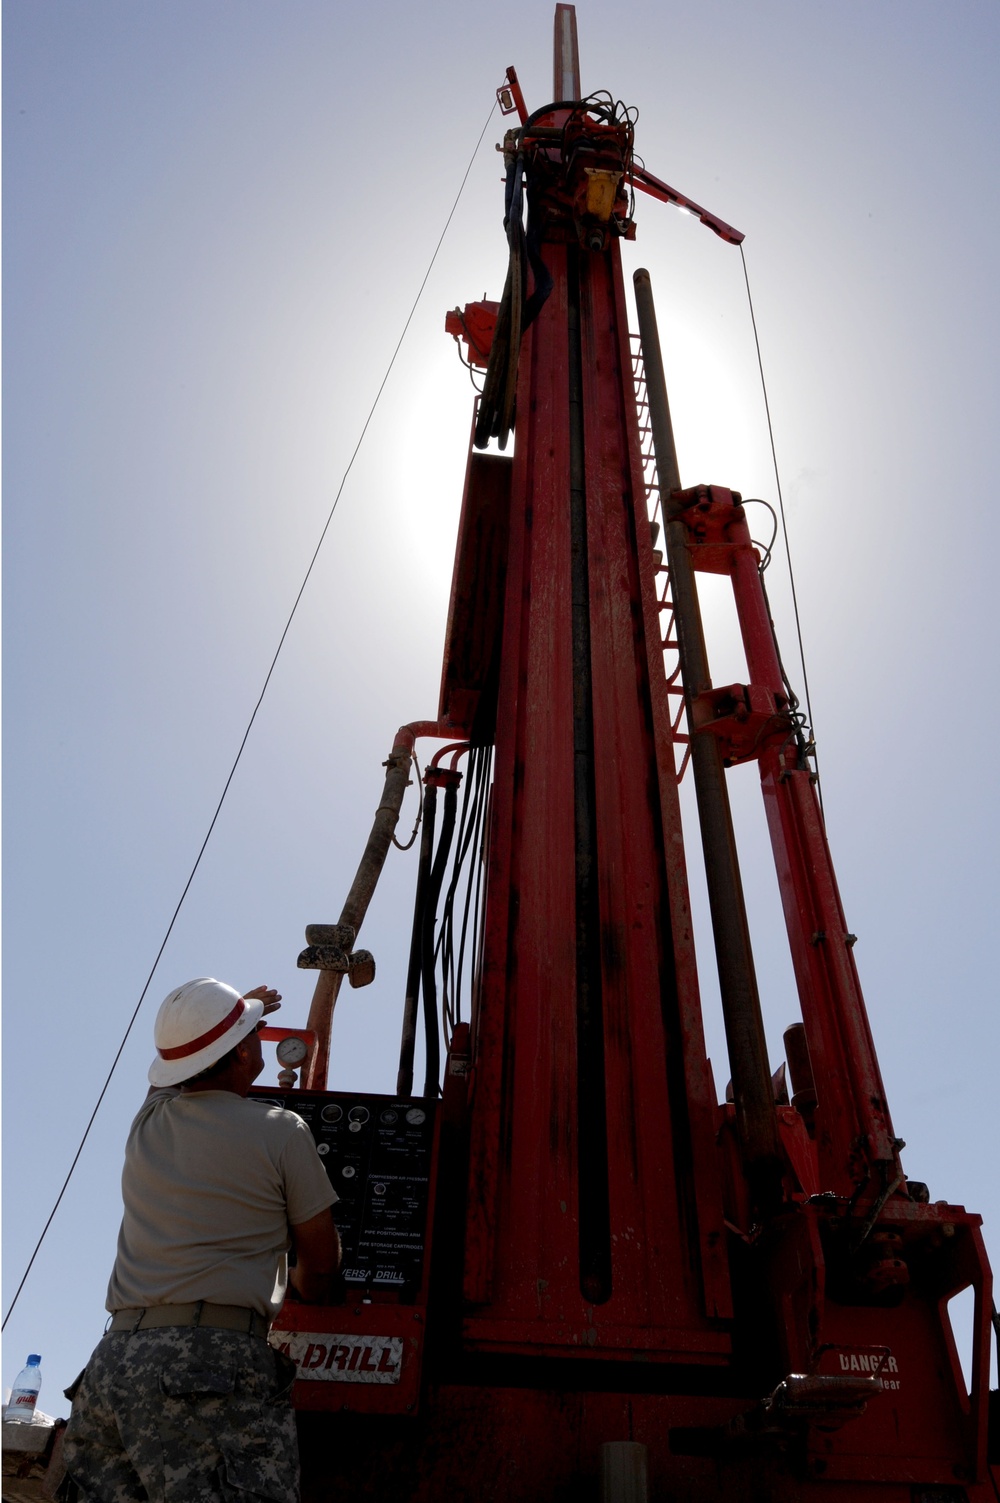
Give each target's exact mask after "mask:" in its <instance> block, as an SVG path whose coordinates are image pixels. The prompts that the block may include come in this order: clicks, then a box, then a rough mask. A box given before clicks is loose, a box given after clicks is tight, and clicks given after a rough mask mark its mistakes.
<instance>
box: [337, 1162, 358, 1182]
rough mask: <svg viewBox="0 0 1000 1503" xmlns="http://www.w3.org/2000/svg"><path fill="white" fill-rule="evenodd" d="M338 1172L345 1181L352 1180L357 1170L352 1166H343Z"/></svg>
mask: <svg viewBox="0 0 1000 1503" xmlns="http://www.w3.org/2000/svg"><path fill="white" fill-rule="evenodd" d="M340 1172H341V1174H342V1175H343V1176H344V1178H345V1179H353V1178H354V1176H355V1174H356V1173H357V1170H356V1169H355V1167H354V1165H353V1164H345V1165H344V1167H343V1169H341V1171H340Z"/></svg>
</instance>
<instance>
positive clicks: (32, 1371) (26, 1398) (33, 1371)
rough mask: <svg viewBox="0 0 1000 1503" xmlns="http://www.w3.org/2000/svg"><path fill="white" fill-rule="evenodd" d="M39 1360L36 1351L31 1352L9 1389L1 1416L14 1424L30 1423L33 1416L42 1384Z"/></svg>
mask: <svg viewBox="0 0 1000 1503" xmlns="http://www.w3.org/2000/svg"><path fill="white" fill-rule="evenodd" d="M41 1360H42V1359H41V1357H39V1355H38V1353H37V1352H32V1353H31V1355H30V1356H29V1358H28V1365H27V1367H25V1368H22V1370H21V1371H20V1372H19V1373H18V1375H17V1379H16V1381H15V1383H14V1387H13V1388H12V1389H11V1391H10V1398H9V1400H8V1401H7V1408H6V1409H5V1410H4V1415H3V1417H4V1419H5V1420H7V1421H10V1422H13V1423H14V1424H15V1425H30V1424H31V1422H32V1420H33V1419H34V1417H35V1402H36V1400H37V1398H38V1390H39V1389H40V1388H41V1386H42V1369H41V1366H40V1363H41Z"/></svg>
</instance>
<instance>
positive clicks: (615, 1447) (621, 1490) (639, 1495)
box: [601, 1440, 649, 1503]
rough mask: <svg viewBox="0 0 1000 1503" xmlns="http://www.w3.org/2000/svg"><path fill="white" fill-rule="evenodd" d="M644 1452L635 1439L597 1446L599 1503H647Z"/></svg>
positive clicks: (646, 1455) (646, 1454)
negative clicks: (599, 1449)
mask: <svg viewBox="0 0 1000 1503" xmlns="http://www.w3.org/2000/svg"><path fill="white" fill-rule="evenodd" d="M648 1498H649V1481H648V1453H647V1449H646V1447H645V1446H644V1445H641V1444H640V1443H639V1441H637V1440H609V1441H605V1443H604V1445H602V1446H601V1503H647V1500H648Z"/></svg>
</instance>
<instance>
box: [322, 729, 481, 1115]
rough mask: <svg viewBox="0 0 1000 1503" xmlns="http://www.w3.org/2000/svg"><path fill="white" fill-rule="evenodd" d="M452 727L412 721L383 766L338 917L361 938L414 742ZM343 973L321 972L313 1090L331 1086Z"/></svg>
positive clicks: (406, 783)
mask: <svg viewBox="0 0 1000 1503" xmlns="http://www.w3.org/2000/svg"><path fill="white" fill-rule="evenodd" d="M451 729H452V728H451V727H448V728H444V727H439V726H438V725H437V724H436V723H435V722H434V721H433V720H417V721H414V722H413V723H412V724H410V725H403V726H400V728H399V730H398V731H397V732H396V737H395V740H394V741H393V746H392V751H391V752H390V753H389V756H388V758H387V759H386V761H385V763H384V764H383V765H384V767H385V769H386V773H385V784H384V786H383V788H382V798H381V800H380V801H379V806H378V808H377V809H376V811H375V819H374V821H373V822H372V828H371V834H370V835H369V836H368V844H367V845H366V846H365V849H364V854H363V855H362V857H361V861H360V863H359V865H358V870H357V874H356V876H355V878H354V881H353V883H352V884H351V890H350V892H349V893H348V894H347V901H346V902H345V903H344V906H343V908H342V909H341V912H340V919H339V920H338V922H339V923H341V924H349V925H350V927H351V928H352V929H353V930H354V933H355V936H357V934H358V932H359V930H360V928H361V925H362V922H363V920H364V916H365V914H366V913H367V912H368V904H369V903H370V902H371V899H372V893H373V892H374V891H375V884H376V883H377V882H378V879H379V877H380V876H381V875H382V868H383V866H384V865H385V858H386V856H387V855H388V852H389V845H390V843H391V841H392V837H393V833H394V832H395V829H396V824H397V822H398V820H399V811H400V809H401V808H402V804H403V795H404V793H405V792H406V790H407V787H408V786H409V782H410V766H411V763H412V761H413V746H414V743H415V741H416V739H417V737H418V736H441V737H442V739H445V738H447V737H448V735H449V734H450V732H451ZM343 977H344V973H343V971H320V973H319V979H318V980H317V982H316V989H315V991H314V992H313V997H312V1002H311V1004H310V1007H309V1018H308V1021H307V1022H306V1027H307V1028H311V1029H312V1030H313V1032H314V1033H315V1035H316V1049H315V1051H314V1053H313V1056H312V1059H311V1060H310V1061H309V1070H308V1073H307V1077H306V1089H307V1090H310V1091H322V1090H325V1089H326V1077H327V1071H328V1069H329V1065H330V1035H331V1032H332V1029H333V1011H334V1008H335V1007H336V1005H337V998H338V996H339V995H340V985H341V982H342V981H343Z"/></svg>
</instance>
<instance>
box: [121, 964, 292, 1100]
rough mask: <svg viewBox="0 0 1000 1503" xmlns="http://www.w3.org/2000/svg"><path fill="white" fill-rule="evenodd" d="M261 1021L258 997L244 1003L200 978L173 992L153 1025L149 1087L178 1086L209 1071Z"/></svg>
mask: <svg viewBox="0 0 1000 1503" xmlns="http://www.w3.org/2000/svg"><path fill="white" fill-rule="evenodd" d="M263 1016H264V1004H263V1002H262V1001H261V1000H260V998H259V997H253V998H251V999H250V1000H247V998H245V997H241V996H240V994H239V992H238V991H236V990H235V989H234V988H233V987H231V986H225V985H224V984H223V983H222V982H221V981H213V980H212V978H211V977H210V976H201V977H199V978H198V980H197V981H186V982H185V983H184V985H183V986H178V987H175V988H174V990H173V991H172V992H170V994H169V995H168V996H166V997H164V999H163V1001H162V1002H161V1003H160V1010H159V1012H158V1013H157V1014H156V1022H155V1023H154V1024H153V1042H154V1043H155V1045H156V1058H155V1059H154V1060H153V1063H152V1064H151V1065H150V1067H149V1083H150V1085H154V1086H172V1085H179V1084H180V1083H181V1081H183V1080H190V1079H191V1076H192V1075H198V1074H200V1072H201V1071H202V1070H207V1069H208V1067H209V1065H214V1064H215V1062H216V1060H217V1059H221V1058H222V1056H223V1055H224V1054H228V1052H229V1050H230V1049H233V1048H235V1046H236V1045H237V1044H238V1043H239V1041H240V1039H242V1038H245V1037H246V1036H247V1034H248V1033H252V1032H253V1030H254V1029H255V1028H256V1026H257V1024H258V1023H259V1022H260V1020H261V1018H262V1017H263Z"/></svg>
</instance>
